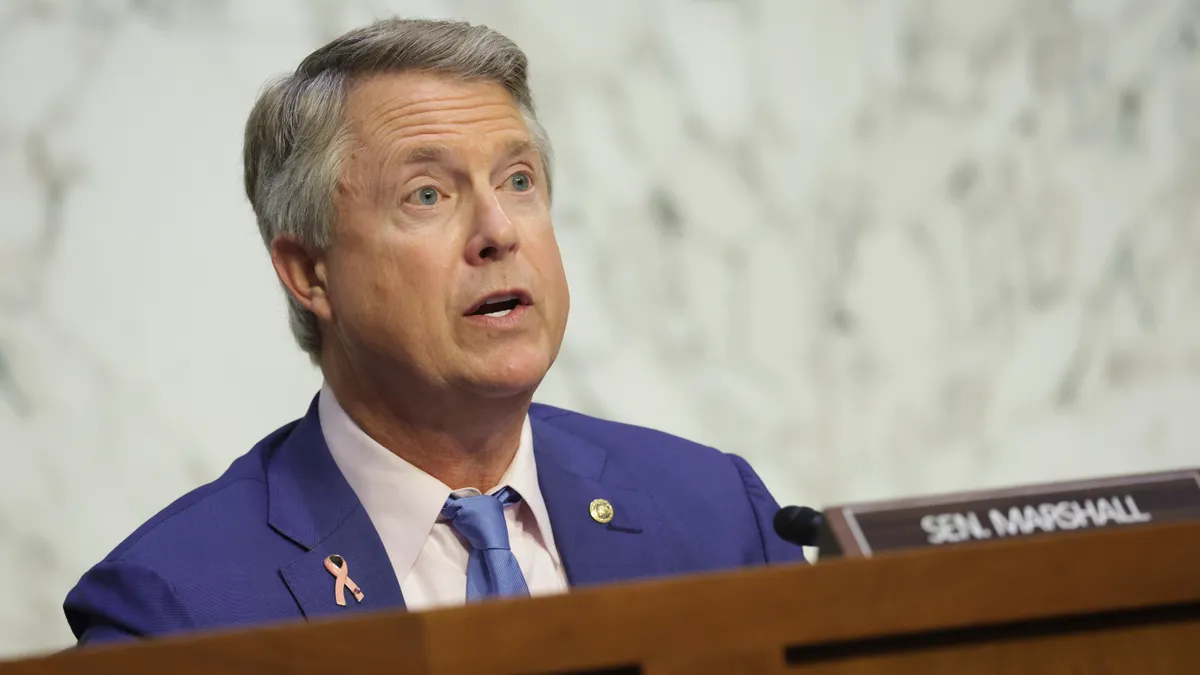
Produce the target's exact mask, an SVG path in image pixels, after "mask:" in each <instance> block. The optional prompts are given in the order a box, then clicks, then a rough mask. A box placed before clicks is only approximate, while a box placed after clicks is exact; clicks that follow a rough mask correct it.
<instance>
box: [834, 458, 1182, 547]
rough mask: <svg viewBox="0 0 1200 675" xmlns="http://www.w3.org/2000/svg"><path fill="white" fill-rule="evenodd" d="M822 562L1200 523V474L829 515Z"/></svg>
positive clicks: (947, 498) (871, 506) (900, 503)
mask: <svg viewBox="0 0 1200 675" xmlns="http://www.w3.org/2000/svg"><path fill="white" fill-rule="evenodd" d="M824 515H825V521H826V528H825V530H826V531H825V532H823V533H822V534H823V536H822V541H821V542H820V557H821V558H828V557H837V556H838V555H844V556H847V557H870V556H872V555H874V554H877V553H882V552H885V551H897V550H904V549H916V548H927V547H935V546H952V545H956V544H967V543H971V542H981V541H997V540H1005V539H1017V538H1021V537H1036V536H1045V535H1049V534H1054V533H1062V532H1078V531H1084V530H1092V529H1100V528H1107V527H1129V526H1135V525H1141V524H1145V523H1169V522H1172V521H1179V520H1191V519H1200V469H1195V470H1187V471H1173V472H1168V473H1157V474H1143V475H1137V476H1124V477H1115V478H1107V479H1101V480H1088V481H1075V482H1070V483H1047V484H1043V485H1032V486H1027V487H1022V488H1013V489H1007V490H987V491H977V492H963V493H957V494H950V495H942V496H940V497H932V498H921V499H903V500H895V501H887V502H871V503H862V504H849V505H845V506H838V507H834V508H830V509H826V510H825V513H824Z"/></svg>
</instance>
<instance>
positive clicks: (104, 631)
mask: <svg viewBox="0 0 1200 675" xmlns="http://www.w3.org/2000/svg"><path fill="white" fill-rule="evenodd" d="M63 610H64V611H65V612H66V615H67V623H68V624H70V626H71V632H73V633H74V634H75V637H76V639H77V640H78V641H79V645H80V646H83V645H89V644H99V643H105V642H116V641H121V640H129V639H132V638H136V637H149V636H152V635H155V634H160V633H168V632H176V631H181V630H187V629H188V628H191V627H192V625H193V623H192V620H191V618H190V616H189V615H188V612H187V609H186V608H185V607H184V606H183V603H182V602H181V601H180V600H179V598H178V596H177V595H176V594H175V591H174V590H173V589H172V588H171V586H170V584H168V583H167V582H166V581H165V580H164V579H163V578H162V577H161V576H159V575H158V573H156V572H155V571H154V570H151V569H149V568H147V567H144V566H142V565H139V564H137V563H133V562H127V561H121V560H110V561H105V562H102V563H100V564H99V565H96V566H95V567H93V568H92V569H91V570H89V571H88V572H87V574H85V575H83V578H82V579H80V581H79V583H78V584H77V585H76V586H75V588H73V589H71V592H70V593H68V594H67V599H66V602H65V603H64V604H63Z"/></svg>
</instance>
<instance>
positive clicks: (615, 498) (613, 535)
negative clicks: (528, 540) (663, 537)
mask: <svg viewBox="0 0 1200 675" xmlns="http://www.w3.org/2000/svg"><path fill="white" fill-rule="evenodd" d="M530 413H531V414H530V423H531V425H532V427H533V449H534V455H535V457H536V459H537V473H538V485H539V487H540V488H541V491H542V497H543V499H545V501H546V510H547V512H548V513H549V514H550V527H551V529H552V530H553V534H554V543H555V545H556V546H557V548H558V552H559V555H560V556H561V557H562V560H563V565H564V567H565V568H566V572H567V579H568V581H569V582H570V583H571V585H572V586H586V585H589V584H598V583H607V582H614V581H621V580H626V579H634V578H638V577H646V576H654V575H656V574H662V573H664V571H665V566H666V562H665V559H664V557H663V548H662V546H661V545H659V546H655V543H659V544H661V542H660V541H658V540H659V539H660V536H659V535H660V534H661V532H662V527H661V525H660V523H659V522H658V519H657V509H656V508H655V506H654V502H653V500H652V499H651V498H650V497H649V496H648V495H645V494H643V493H641V492H638V491H637V490H633V489H631V488H628V487H624V486H621V485H616V484H614V481H613V480H611V479H608V478H607V477H606V476H605V471H604V470H605V462H606V459H607V452H605V450H604V449H603V448H600V447H599V446H597V445H595V444H593V443H591V442H589V441H587V440H586V439H583V438H581V437H579V436H576V435H574V434H572V433H570V432H568V431H565V430H563V429H561V428H559V427H556V426H554V425H553V424H552V422H550V421H548V420H549V418H542V417H540V416H536V415H537V412H535V411H533V410H531V411H530ZM596 499H605V500H607V501H608V502H609V503H611V504H612V508H613V519H612V521H611V522H609V523H607V524H604V523H599V522H596V521H595V520H594V519H593V518H592V516H591V513H590V505H591V503H592V501H593V500H596Z"/></svg>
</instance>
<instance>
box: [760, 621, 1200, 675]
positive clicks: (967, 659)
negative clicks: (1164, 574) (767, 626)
mask: <svg viewBox="0 0 1200 675" xmlns="http://www.w3.org/2000/svg"><path fill="white" fill-rule="evenodd" d="M1188 664H1191V665H1188ZM1196 664H1200V621H1193V622H1189V623H1174V624H1166V625H1150V626H1136V627H1125V628H1120V629H1114V630H1107V631H1096V632H1089V633H1077V634H1069V635H1049V636H1033V637H1029V638H1026V639H1023V640H1020V641H995V642H979V643H967V644H957V645H950V646H941V647H937V648H931V649H922V650H910V651H903V650H901V651H895V652H882V653H867V654H863V655H858V656H848V657H847V658H844V659H837V660H828V661H819V662H814V663H808V664H804V665H799V666H794V667H791V668H788V669H787V670H786V671H784V672H786V673H789V674H791V673H795V674H796V675H962V674H963V673H970V675H1082V674H1086V675H1135V674H1136V675H1182V674H1183V673H1189V672H1193V668H1194V667H1195V666H1196Z"/></svg>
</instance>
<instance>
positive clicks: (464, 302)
mask: <svg viewBox="0 0 1200 675" xmlns="http://www.w3.org/2000/svg"><path fill="white" fill-rule="evenodd" d="M347 117H348V120H349V122H350V129H351V130H352V132H353V134H354V139H353V141H352V147H353V151H352V152H351V153H350V154H349V156H348V158H347V161H346V163H345V166H344V170H343V178H342V181H341V184H340V186H339V189H338V194H337V197H336V200H335V204H336V213H337V216H336V223H337V225H336V230H335V233H334V238H333V245H332V246H331V248H330V250H329V252H328V255H327V256H326V258H325V274H326V275H327V279H326V285H327V291H326V292H327V295H328V303H329V313H330V317H329V318H328V319H327V321H328V322H329V323H330V324H332V332H333V333H334V334H335V335H336V339H337V340H338V341H339V342H340V344H341V348H342V349H343V350H345V352H346V355H347V357H348V359H349V361H350V364H351V368H354V369H363V368H372V369H376V368H379V367H381V366H383V367H387V368H389V370H391V369H392V368H395V367H398V370H397V371H395V372H396V374H397V375H401V376H402V377H404V378H405V380H408V381H409V382H413V383H416V384H421V385H425V386H430V387H433V388H436V389H451V390H460V391H469V392H471V393H475V394H483V395H487V396H505V395H512V394H517V393H523V392H529V391H532V390H533V388H535V387H536V386H537V385H538V383H540V382H541V380H542V378H543V377H544V376H545V374H546V371H547V370H548V369H549V368H550V365H551V364H552V363H553V362H554V358H555V356H557V354H558V349H559V346H560V345H561V343H562V338H563V331H564V330H565V329H566V323H567V310H568V305H569V298H568V292H567V282H566V276H565V274H564V272H563V267H562V259H561V257H560V256H559V251H558V243H557V242H556V241H555V239H554V230H553V227H552V224H551V222H550V208H549V206H550V204H549V195H548V194H547V191H546V189H547V182H546V174H545V168H544V167H543V165H542V162H541V159H540V158H539V156H538V153H537V151H536V149H535V148H534V146H533V139H532V136H531V135H530V132H529V129H528V128H527V127H526V125H525V122H524V120H523V119H522V116H521V113H520V110H519V109H518V108H517V106H516V103H515V102H514V101H513V99H512V97H511V96H509V94H508V92H507V91H505V89H504V88H503V87H501V86H499V85H496V84H491V83H483V82H468V81H464V80H461V79H456V78H451V77H446V76H441V75H435V74H425V73H404V74H389V75H380V76H374V77H371V78H367V79H365V80H363V81H362V82H360V83H358V84H357V85H356V86H355V88H354V90H353V92H352V94H351V96H350V99H349V105H348V110H347ZM327 327H328V324H327ZM333 337H334V335H331V334H329V332H327V333H326V337H325V339H326V340H329V339H331V338H333ZM358 374H359V375H362V374H363V373H361V372H359V373H358ZM386 374H387V375H391V373H390V372H387V373H386ZM371 375H378V373H371ZM401 384H402V385H403V384H407V382H405V383H401Z"/></svg>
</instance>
